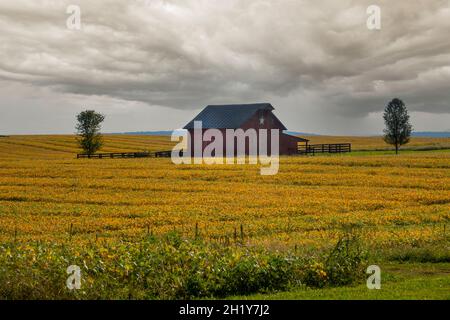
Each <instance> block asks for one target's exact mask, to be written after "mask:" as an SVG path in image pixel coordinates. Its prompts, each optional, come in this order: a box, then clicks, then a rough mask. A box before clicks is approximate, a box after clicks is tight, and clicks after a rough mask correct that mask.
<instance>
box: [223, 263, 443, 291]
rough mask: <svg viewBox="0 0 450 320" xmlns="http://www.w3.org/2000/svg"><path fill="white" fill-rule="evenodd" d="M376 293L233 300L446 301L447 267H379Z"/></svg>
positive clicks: (362, 287)
mask: <svg viewBox="0 0 450 320" xmlns="http://www.w3.org/2000/svg"><path fill="white" fill-rule="evenodd" d="M380 267H381V270H382V282H381V289H380V290H376V289H373V290H369V289H368V288H367V286H366V284H365V283H363V284H359V285H354V286H346V287H339V288H322V289H311V288H298V289H296V290H292V291H286V292H279V293H272V294H255V295H250V296H233V297H230V298H231V299H256V300H265V299H267V300H273V299H275V300H399V299H400V300H450V263H439V264H431V263H404V264H399V263H390V264H384V265H383V264H381V265H380Z"/></svg>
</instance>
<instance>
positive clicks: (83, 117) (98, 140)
mask: <svg viewBox="0 0 450 320" xmlns="http://www.w3.org/2000/svg"><path fill="white" fill-rule="evenodd" d="M103 120H105V116H104V115H102V114H100V113H97V112H95V111H94V110H86V111H83V112H81V113H80V114H78V115H77V121H78V123H77V125H76V129H77V134H78V139H77V140H78V143H79V144H80V147H81V148H82V149H83V150H84V152H85V153H87V154H89V155H91V154H94V153H95V152H96V151H97V150H99V149H100V148H101V147H102V145H103V139H102V135H101V133H100V130H101V123H102V122H103Z"/></svg>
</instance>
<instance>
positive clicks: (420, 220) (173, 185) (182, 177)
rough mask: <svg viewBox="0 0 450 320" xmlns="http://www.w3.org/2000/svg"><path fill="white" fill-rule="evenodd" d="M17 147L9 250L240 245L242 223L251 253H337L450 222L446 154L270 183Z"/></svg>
mask: <svg viewBox="0 0 450 320" xmlns="http://www.w3.org/2000/svg"><path fill="white" fill-rule="evenodd" d="M109 138H110V137H108V139H109ZM8 139H10V138H8ZM14 139H15V137H12V140H9V142H8V143H4V144H3V146H5V145H7V146H10V148H11V149H12V150H16V153H14V154H13V156H14V159H15V160H14V161H11V158H10V157H11V156H12V155H11V154H10V153H5V151H4V149H2V151H0V217H1V219H0V239H1V240H2V241H8V240H11V239H12V238H18V239H22V240H23V241H29V240H48V241H66V240H67V238H68V237H69V233H70V237H71V241H79V242H85V241H91V240H92V239H105V240H114V239H122V238H126V239H138V238H140V237H142V236H143V235H145V234H146V233H148V232H152V233H155V234H163V233H165V232H168V231H171V230H176V231H178V232H180V233H182V234H183V235H185V236H186V237H192V236H193V234H194V230H195V226H196V225H198V229H199V232H200V234H201V236H203V237H204V238H205V239H210V240H213V241H230V239H231V241H232V240H233V239H234V238H235V233H236V232H237V233H238V234H239V235H240V229H241V226H242V229H243V236H244V238H245V241H246V242H247V243H248V244H251V245H264V246H266V247H273V248H281V249H283V248H292V247H293V246H298V247H310V246H317V247H318V246H329V245H332V244H333V243H334V242H335V241H336V239H337V238H338V237H339V236H340V234H341V233H342V230H343V229H346V228H350V227H354V228H357V229H359V230H362V231H363V232H362V234H363V235H364V239H365V241H366V242H367V243H368V244H373V245H382V246H394V245H399V244H414V243H416V242H422V241H425V242H432V241H434V240H436V239H439V238H440V237H442V232H443V229H444V225H445V224H446V223H448V221H449V219H450V210H449V207H450V154H449V153H445V152H432V153H431V152H418V153H408V154H404V155H400V156H393V155H380V156H374V155H370V156H357V157H346V156H331V157H284V158H282V159H281V163H280V171H279V174H277V175H275V176H261V175H260V174H259V167H258V166H250V165H236V166H220V165H216V166H207V165H204V166H196V165H191V166H188V165H181V166H176V165H174V164H172V163H171V161H170V159H105V160H91V159H83V160H81V159H80V160H76V159H73V158H72V157H71V153H70V152H73V151H75V150H76V149H75V147H74V145H73V144H72V143H73V142H72V141H71V140H70V139H71V138H70V137H64V136H61V137H57V138H55V141H58V145H60V146H59V147H55V149H57V148H62V149H64V150H66V151H59V150H58V151H51V152H52V154H56V155H58V156H57V157H55V159H53V160H51V161H50V160H45V157H44V156H43V155H44V154H46V153H45V152H44V153H43V152H42V151H40V149H38V148H42V147H43V145H44V144H45V145H46V147H45V150H46V152H47V151H48V150H49V149H48V145H49V144H51V143H52V142H51V141H50V142H47V141H46V140H45V139H42V140H41V139H33V138H30V139H27V138H24V137H21V138H17V139H18V140H17V144H14V142H15V141H16V140H14ZM111 139H118V140H117V141H116V140H115V141H114V144H113V143H109V146H108V147H107V148H109V149H107V150H105V151H116V150H119V149H120V148H119V146H120V145H121V144H122V142H123V141H124V140H125V141H126V140H129V141H127V143H124V144H125V145H133V146H134V145H139V146H144V145H146V143H147V142H148V141H151V142H152V143H153V144H152V145H151V146H149V149H158V148H167V147H168V146H169V143H170V141H168V140H164V139H166V138H162V137H128V136H125V137H122V136H120V137H118V138H116V137H115V136H114V137H111ZM1 141H2V140H0V143H1ZM25 145H26V147H25ZM32 145H33V146H34V145H35V146H36V147H30V146H32ZM21 146H24V148H23V149H21ZM21 152H23V153H21ZM20 157H22V158H20ZM31 157H35V158H36V160H33V159H30V158H31ZM39 159H40V160H39ZM69 230H70V231H69ZM235 230H237V231H235Z"/></svg>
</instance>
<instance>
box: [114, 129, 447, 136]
mask: <svg viewBox="0 0 450 320" xmlns="http://www.w3.org/2000/svg"><path fill="white" fill-rule="evenodd" d="M176 131H177V132H178V135H182V134H183V132H184V130H182V129H180V130H176ZM172 132H173V131H168V130H161V131H134V132H119V133H111V134H127V135H143V136H170V135H172ZM286 133H287V134H290V135H293V136H320V134H315V133H308V132H297V131H286ZM380 135H381V134H380ZM411 135H412V136H413V137H430V138H450V131H418V132H413V133H412V134H411ZM368 136H369V135H368Z"/></svg>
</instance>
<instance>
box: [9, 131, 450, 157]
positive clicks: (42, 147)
mask: <svg viewBox="0 0 450 320" xmlns="http://www.w3.org/2000/svg"><path fill="white" fill-rule="evenodd" d="M306 138H307V139H310V143H311V144H322V143H351V144H352V149H353V150H355V151H358V150H359V151H361V150H392V147H390V146H388V145H387V144H386V143H385V142H384V141H383V139H382V137H330V136H310V137H306ZM104 140H105V144H104V147H103V149H102V152H133V151H165V150H170V149H171V148H172V147H173V146H174V145H175V143H176V142H172V141H170V137H168V136H145V135H140V136H139V135H136V136H133V135H105V136H104ZM402 148H403V149H405V150H415V149H419V150H421V149H450V138H413V139H412V141H411V142H410V143H409V144H408V145H406V146H404V147H402ZM76 153H80V149H79V148H78V146H77V143H76V138H75V136H73V135H31V136H25V135H23V136H10V137H0V158H3V159H33V160H36V159H55V158H56V159H57V158H73V157H74V156H75V154H76Z"/></svg>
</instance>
